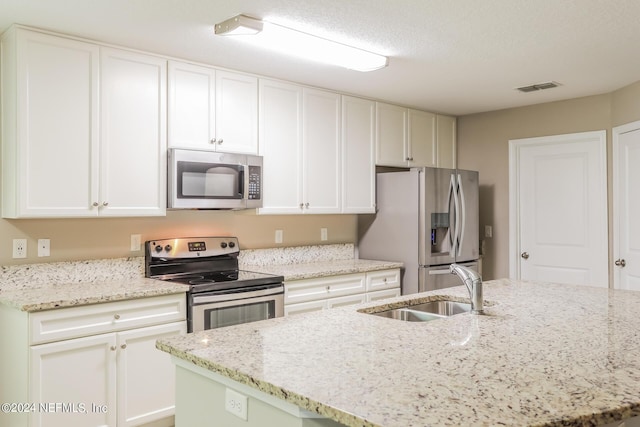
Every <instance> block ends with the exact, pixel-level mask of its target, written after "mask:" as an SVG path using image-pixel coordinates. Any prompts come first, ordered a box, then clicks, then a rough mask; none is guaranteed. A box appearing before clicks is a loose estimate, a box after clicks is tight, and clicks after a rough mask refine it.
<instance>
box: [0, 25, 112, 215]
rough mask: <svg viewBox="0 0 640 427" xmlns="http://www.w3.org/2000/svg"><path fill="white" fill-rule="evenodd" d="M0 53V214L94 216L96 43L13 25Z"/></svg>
mask: <svg viewBox="0 0 640 427" xmlns="http://www.w3.org/2000/svg"><path fill="white" fill-rule="evenodd" d="M13 37H15V41H16V43H15V44H14V40H13V39H12V38H13ZM2 51H3V53H2V66H3V69H2V73H3V75H2V77H3V79H2V80H3V81H2V83H3V87H2V97H3V100H2V104H3V110H4V111H3V120H2V121H3V127H4V128H3V135H2V136H3V138H2V139H3V141H2V142H3V156H2V157H3V159H2V161H3V164H2V171H3V187H4V190H3V191H4V194H3V206H2V208H3V215H4V216H6V217H13V218H16V217H51V216H67V217H69V216H88V215H95V213H92V208H91V204H92V202H93V200H94V198H95V197H96V196H97V191H98V187H97V186H98V181H97V175H96V174H95V173H94V172H95V169H92V167H91V165H92V164H93V163H95V162H96V161H97V152H98V150H97V147H98V108H97V106H98V72H99V48H98V47H97V46H95V45H91V44H88V43H83V42H79V41H75V40H68V39H65V38H61V37H55V36H50V35H45V34H40V33H36V32H31V31H27V30H23V29H16V30H15V33H11V34H8V35H7V38H6V39H5V40H3V46H2ZM16 91H17V92H16Z"/></svg>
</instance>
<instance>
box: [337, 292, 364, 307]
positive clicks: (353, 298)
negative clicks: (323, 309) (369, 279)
mask: <svg viewBox="0 0 640 427" xmlns="http://www.w3.org/2000/svg"><path fill="white" fill-rule="evenodd" d="M363 302H367V294H355V295H347V296H345V297H337V298H329V299H328V300H327V308H336V307H345V306H347V305H355V304H362V303H363Z"/></svg>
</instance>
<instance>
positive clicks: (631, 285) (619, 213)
mask: <svg viewBox="0 0 640 427" xmlns="http://www.w3.org/2000/svg"><path fill="white" fill-rule="evenodd" d="M634 165H635V167H634ZM638 165H640V122H634V123H629V124H627V125H624V126H619V127H616V128H614V129H613V204H614V213H613V215H614V216H613V223H614V235H613V259H614V260H615V261H614V266H613V285H614V287H615V288H618V289H632V290H638V291H640V188H639V187H638V186H639V185H640V169H639V168H638Z"/></svg>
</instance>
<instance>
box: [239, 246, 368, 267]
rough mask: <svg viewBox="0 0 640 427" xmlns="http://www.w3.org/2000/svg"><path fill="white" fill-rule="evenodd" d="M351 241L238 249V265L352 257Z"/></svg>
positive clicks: (276, 263)
mask: <svg viewBox="0 0 640 427" xmlns="http://www.w3.org/2000/svg"><path fill="white" fill-rule="evenodd" d="M354 254H355V248H354V245H353V243H341V244H334V245H314V246H290V247H284V248H269V249H245V250H242V251H240V255H239V257H238V262H239V263H240V265H254V266H271V265H286V264H300V263H309V262H324V261H337V260H349V259H353V258H354Z"/></svg>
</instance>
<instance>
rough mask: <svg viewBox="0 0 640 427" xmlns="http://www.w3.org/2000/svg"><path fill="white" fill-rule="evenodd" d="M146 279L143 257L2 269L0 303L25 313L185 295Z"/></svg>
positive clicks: (175, 286) (180, 287)
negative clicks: (160, 296)
mask: <svg viewBox="0 0 640 427" xmlns="http://www.w3.org/2000/svg"><path fill="white" fill-rule="evenodd" d="M187 290H188V287H187V286H185V285H180V284H177V283H168V282H163V281H160V280H153V279H146V278H145V277H144V258H121V259H107V260H96V261H93V260H91V261H73V262H57V263H48V264H28V265H20V266H7V267H0V304H4V305H8V306H11V307H14V308H17V309H18V310H22V311H29V312H34V311H41V310H50V309H53V308H62V307H73V306H78V305H86V304H98V303H103V302H110V301H121V300H128V299H134V298H145V297H151V296H156V295H167V294H175V293H181V292H186V291H187Z"/></svg>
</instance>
